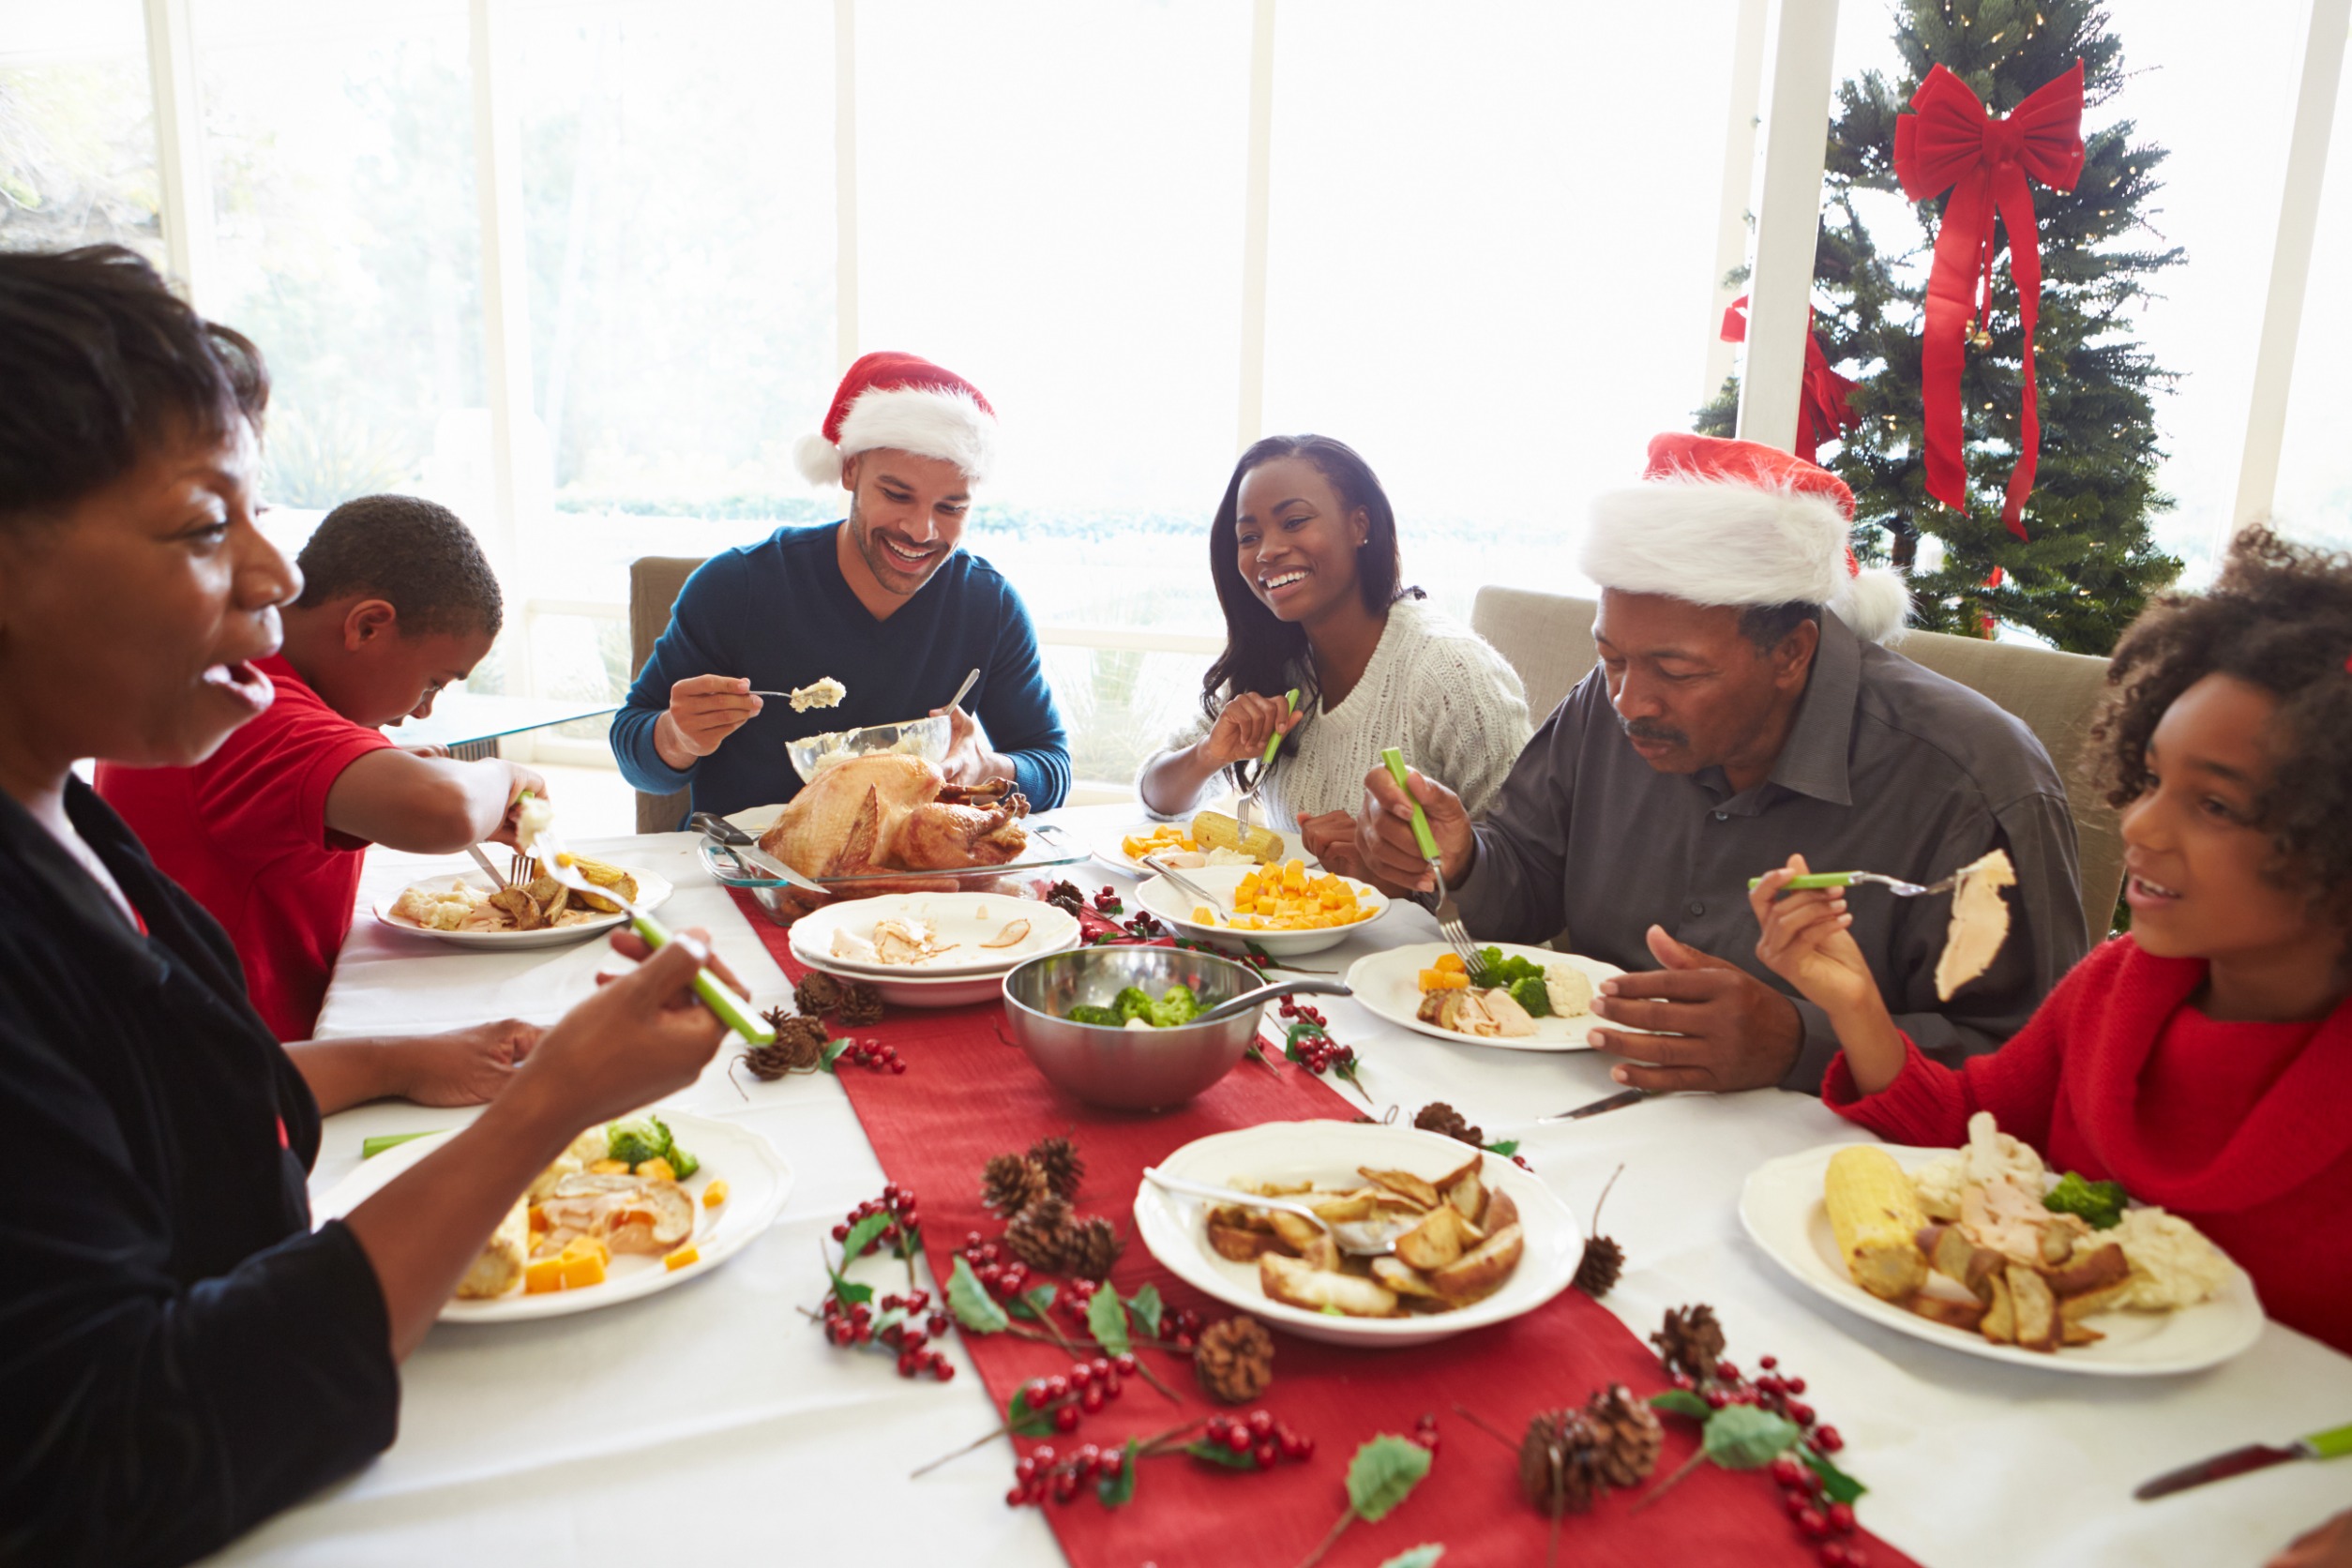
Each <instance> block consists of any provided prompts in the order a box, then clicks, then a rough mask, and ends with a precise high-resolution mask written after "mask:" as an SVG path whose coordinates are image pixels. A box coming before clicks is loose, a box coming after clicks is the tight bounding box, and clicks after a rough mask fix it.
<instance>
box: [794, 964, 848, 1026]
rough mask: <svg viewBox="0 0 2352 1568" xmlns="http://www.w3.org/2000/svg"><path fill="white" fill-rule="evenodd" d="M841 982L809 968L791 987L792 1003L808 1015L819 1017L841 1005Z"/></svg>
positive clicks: (820, 971)
mask: <svg viewBox="0 0 2352 1568" xmlns="http://www.w3.org/2000/svg"><path fill="white" fill-rule="evenodd" d="M842 989H843V988H842V985H841V982H840V981H838V980H836V979H835V978H834V977H833V976H832V975H830V974H827V973H825V972H823V971H822V970H814V969H812V970H810V971H809V972H807V973H806V974H804V975H802V976H801V977H800V984H798V985H796V986H794V987H793V988H792V1005H793V1006H795V1007H797V1008H799V1009H800V1010H801V1011H802V1012H803V1013H805V1014H807V1016H808V1017H810V1018H821V1017H822V1016H823V1015H825V1014H827V1013H830V1012H832V1011H833V1010H834V1009H835V1008H836V1007H838V1006H840V1005H841V992H842Z"/></svg>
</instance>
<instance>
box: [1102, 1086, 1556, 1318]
mask: <svg viewBox="0 0 2352 1568" xmlns="http://www.w3.org/2000/svg"><path fill="white" fill-rule="evenodd" d="M1159 1169H1160V1171H1161V1172H1162V1173H1163V1174H1165V1175H1168V1176H1171V1177H1176V1178H1179V1179H1182V1180H1184V1181H1188V1182H1198V1183H1203V1184H1208V1185H1212V1186H1217V1187H1225V1188H1229V1189H1238V1190H1242V1191H1247V1192H1250V1193H1253V1194H1255V1195H1256V1196H1259V1197H1262V1198H1269V1199H1287V1200H1289V1201H1291V1202H1304V1203H1305V1204H1307V1205H1308V1206H1309V1207H1311V1208H1313V1209H1314V1210H1315V1211H1316V1212H1317V1213H1318V1214H1322V1215H1324V1216H1325V1218H1326V1219H1329V1220H1332V1221H1334V1222H1335V1223H1337V1224H1339V1226H1340V1228H1341V1229H1342V1230H1343V1231H1350V1230H1351V1231H1353V1232H1354V1233H1355V1234H1356V1236H1357V1237H1358V1238H1359V1239H1371V1232H1369V1231H1367V1230H1366V1229H1364V1227H1366V1226H1367V1225H1368V1226H1372V1227H1376V1228H1378V1229H1379V1235H1380V1239H1382V1240H1385V1242H1386V1243H1387V1244H1389V1245H1390V1247H1391V1249H1392V1250H1391V1251H1390V1252H1389V1253H1387V1254H1383V1255H1380V1256H1374V1257H1366V1256H1356V1257H1346V1256H1342V1255H1340V1254H1339V1253H1337V1251H1336V1250H1335V1248H1333V1247H1332V1245H1331V1243H1330V1241H1329V1239H1328V1238H1327V1237H1325V1236H1324V1234H1323V1233H1322V1232H1321V1231H1320V1230H1319V1229H1316V1227H1315V1226H1314V1224H1313V1222H1311V1221H1308V1220H1306V1219H1304V1217H1298V1216H1291V1215H1287V1214H1277V1212H1276V1211H1273V1210H1262V1209H1253V1208H1251V1207H1250V1206H1249V1205H1247V1204H1244V1203H1226V1202H1221V1201H1219V1200H1217V1199H1199V1198H1191V1197H1184V1196H1180V1195H1178V1194H1176V1193H1173V1192H1169V1191H1168V1190H1167V1189H1165V1188H1163V1187H1160V1186H1158V1185H1155V1184H1153V1183H1152V1182H1151V1181H1149V1180H1146V1181H1145V1182H1143V1183H1142V1184H1140V1185H1139V1186H1138V1187H1137V1188H1136V1195H1135V1218H1136V1234H1137V1235H1138V1236H1139V1237H1140V1238H1142V1241H1143V1244H1144V1245H1145V1246H1146V1247H1148V1248H1150V1249H1151V1253H1152V1256H1153V1257H1154V1258H1156V1259H1159V1260H1160V1262H1162V1263H1163V1264H1165V1265H1167V1267H1168V1270H1169V1272H1170V1273H1172V1274H1175V1275H1176V1277H1177V1278H1179V1279H1181V1280H1183V1281H1184V1283H1185V1284H1187V1285H1190V1286H1193V1287H1194V1288H1196V1289H1199V1290H1202V1291H1205V1292H1206V1293H1208V1294H1209V1295H1212V1296H1214V1297H1215V1298H1216V1299H1217V1300H1218V1301H1221V1302H1223V1303H1225V1304H1227V1305H1228V1306H1231V1307H1235V1308H1238V1309H1239V1310H1241V1311H1244V1312H1246V1313H1248V1314H1249V1315H1250V1316H1251V1317H1253V1318H1257V1319H1260V1320H1261V1321H1263V1322H1265V1323H1267V1324H1269V1325H1271V1326H1274V1327H1278V1328H1283V1329H1288V1330H1289V1332H1290V1333H1292V1334H1297V1335H1299V1336H1300V1337H1301V1338H1303V1339H1319V1340H1322V1341H1324V1342H1325V1343H1328V1344H1333V1345H1353V1346H1358V1347H1362V1348H1364V1349H1403V1348H1405V1347H1408V1346H1413V1345H1427V1344H1431V1343H1433V1342H1435V1341H1437V1340H1440V1339H1450V1338H1452V1337H1453V1336H1454V1335H1455V1334H1466V1333H1469V1332H1470V1331H1471V1330H1473V1329H1481V1328H1485V1327H1486V1326H1488V1325H1489V1324H1493V1323H1500V1322H1507V1321H1509V1320H1510V1319H1514V1318H1516V1317H1519V1316H1521V1315H1522V1314H1525V1313H1529V1312H1532V1311H1534V1310H1535V1309H1536V1308H1537V1307H1540V1306H1542V1305H1543V1304H1545V1303H1546V1302H1548V1301H1550V1300H1551V1299H1552V1298H1553V1297H1554V1296H1557V1295H1559V1294H1560V1291H1562V1290H1564V1289H1567V1288H1568V1285H1569V1282H1570V1281H1571V1280H1573V1279H1575V1278H1576V1265H1577V1263H1578V1262H1579V1261H1581V1260H1582V1259H1583V1257H1584V1235H1583V1233H1582V1231H1581V1230H1579V1229H1577V1226H1576V1216H1575V1215H1574V1214H1571V1213H1570V1212H1569V1210H1568V1207H1567V1205H1566V1204H1564V1203H1562V1202H1561V1201H1560V1199H1558V1198H1557V1197H1555V1196H1554V1195H1553V1194H1552V1191H1551V1189H1550V1188H1548V1187H1546V1186H1545V1184H1543V1183H1542V1182H1541V1181H1538V1180H1537V1179H1536V1177H1535V1175H1534V1173H1533V1172H1531V1171H1529V1170H1526V1169H1524V1168H1521V1167H1519V1166H1516V1165H1514V1164H1513V1163H1512V1162H1511V1161H1510V1160H1508V1159H1505V1158H1504V1157H1502V1156H1501V1155H1500V1154H1490V1153H1485V1152H1484V1151H1482V1150H1478V1149H1473V1148H1471V1147H1470V1145H1469V1144H1467V1143H1463V1142H1461V1141H1459V1140H1458V1139H1455V1138H1447V1137H1445V1136H1443V1135H1442V1134H1440V1133H1433V1132H1426V1131H1424V1130H1422V1129H1421V1128H1418V1127H1398V1126H1390V1125H1388V1124H1386V1123H1347V1122H1270V1123H1263V1124H1261V1125H1259V1126H1255V1127H1244V1128H1242V1129H1240V1130H1238V1131H1235V1132H1229V1133H1215V1134H1212V1135H1211V1136H1210V1137H1207V1138H1196V1139H1194V1140H1193V1141H1192V1142H1190V1143H1187V1144H1185V1145H1184V1147H1183V1148H1181V1149H1178V1150H1176V1151H1175V1152H1174V1153H1171V1154H1169V1155H1168V1157H1167V1158H1166V1159H1164V1160H1162V1161H1160V1162H1159Z"/></svg>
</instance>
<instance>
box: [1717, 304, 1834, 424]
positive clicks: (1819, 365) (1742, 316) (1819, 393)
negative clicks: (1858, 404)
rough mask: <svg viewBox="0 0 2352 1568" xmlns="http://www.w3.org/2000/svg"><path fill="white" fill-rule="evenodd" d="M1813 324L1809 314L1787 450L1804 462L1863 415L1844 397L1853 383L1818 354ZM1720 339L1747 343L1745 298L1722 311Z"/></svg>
mask: <svg viewBox="0 0 2352 1568" xmlns="http://www.w3.org/2000/svg"><path fill="white" fill-rule="evenodd" d="M1812 322H1813V316H1812V313H1811V312H1810V311H1808V312H1807V313H1806V315H1805V323H1806V331H1805V379H1804V400H1803V402H1802V404H1801V405H1800V406H1799V408H1798V412H1797V444H1796V445H1795V446H1794V447H1792V448H1790V449H1791V450H1792V451H1794V452H1795V453H1796V454H1797V456H1799V457H1801V458H1802V459H1804V460H1805V461H1807V462H1811V461H1813V455H1814V454H1815V453H1816V452H1818V451H1819V450H1820V449H1821V444H1822V443H1823V442H1825V441H1835V440H1836V439H1837V438H1838V436H1839V435H1840V434H1841V433H1843V432H1844V431H1847V430H1852V429H1853V428H1854V427H1855V426H1856V425H1857V424H1859V423H1861V421H1862V415H1858V414H1856V413H1855V412H1854V411H1853V410H1852V409H1851V408H1848V407H1847V403H1846V394H1847V393H1848V392H1851V391H1852V390H1853V389H1854V384H1853V382H1851V381H1849V380H1848V379H1847V378H1846V377H1844V376H1841V375H1839V374H1838V373H1837V372H1836V371H1835V370H1832V369H1830V356H1829V355H1828V354H1824V353H1822V352H1821V339H1818V338H1816V337H1815V336H1814V335H1813V332H1812ZM1722 337H1723V340H1724V341H1725V342H1726V343H1744V342H1746V341H1747V339H1748V296H1747V295H1745V294H1741V296H1740V297H1739V298H1737V299H1735V300H1733V301H1732V302H1731V303H1730V305H1729V306H1728V307H1726V309H1725V310H1724V313H1723V333H1722Z"/></svg>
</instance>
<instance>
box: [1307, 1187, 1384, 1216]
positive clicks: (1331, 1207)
mask: <svg viewBox="0 0 2352 1568" xmlns="http://www.w3.org/2000/svg"><path fill="white" fill-rule="evenodd" d="M1376 1190H1377V1189H1375V1188H1372V1187H1358V1188H1357V1189H1356V1190H1355V1191H1353V1192H1343V1193H1341V1194H1339V1195H1338V1196H1337V1197H1335V1198H1319V1199H1314V1200H1313V1201H1311V1202H1309V1203H1308V1204H1307V1207H1308V1208H1310V1209H1312V1210H1314V1211H1315V1212H1316V1213H1317V1214H1320V1215H1322V1216H1323V1218H1324V1219H1326V1220H1328V1221H1329V1222H1330V1223H1332V1224H1333V1225H1346V1224H1349V1223H1350V1222H1358V1221H1363V1220H1367V1219H1370V1218H1371V1217H1372V1213H1373V1211H1374V1210H1375V1209H1376V1208H1378V1207H1379V1205H1378V1203H1376V1202H1375V1201H1374V1193H1375V1191H1376Z"/></svg>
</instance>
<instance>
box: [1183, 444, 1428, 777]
mask: <svg viewBox="0 0 2352 1568" xmlns="http://www.w3.org/2000/svg"><path fill="white" fill-rule="evenodd" d="M1276 458H1303V459H1304V460H1306V461H1308V462H1310V463H1313V464H1314V465H1315V471H1316V472H1317V473H1319V474H1320V475H1322V476H1323V477H1324V478H1325V479H1326V480H1328V481H1330V483H1331V488H1332V489H1333V490H1336V491H1338V492H1339V504H1340V505H1342V506H1343V507H1345V508H1346V509H1347V510H1348V511H1349V512H1355V511H1362V512H1363V513H1364V523H1365V534H1364V548H1362V549H1361V550H1357V551H1356V591H1357V592H1358V593H1359V594H1360V595H1362V596H1363V598H1364V609H1366V610H1368V611H1371V612H1372V613H1373V614H1375V615H1380V614H1385V613H1387V611H1388V607H1389V606H1390V605H1392V604H1395V602H1396V601H1397V600H1398V599H1400V598H1405V597H1408V596H1410V597H1412V598H1416V599H1417V598H1422V597H1424V595H1423V594H1422V591H1421V590H1420V589H1418V588H1405V587H1400V586H1398V584H1399V582H1400V580H1402V579H1403V577H1404V574H1405V560H1404V554H1403V551H1402V550H1400V549H1399V548H1398V545H1397V542H1396V509H1395V507H1394V506H1391V505H1389V502H1388V491H1386V490H1382V489H1381V488H1380V478H1379V476H1378V475H1375V474H1373V472H1372V465H1371V464H1370V463H1367V462H1365V461H1364V459H1363V458H1361V457H1359V456H1358V455H1357V453H1356V449H1355V448H1354V447H1352V446H1350V445H1348V444H1347V443H1346V442H1344V441H1334V440H1333V439H1332V438H1331V437H1329V436H1327V435H1270V436H1267V437H1266V438H1265V439H1264V440H1262V441H1259V442H1257V443H1256V444H1254V445H1252V446H1251V447H1250V449H1249V450H1248V451H1246V452H1244V453H1243V454H1242V458H1241V460H1240V461H1239V462H1237V463H1235V464H1234V465H1233V477H1232V478H1231V479H1229V481H1227V483H1226V486H1225V499H1224V500H1223V501H1220V502H1218V503H1217V515H1216V519H1215V520H1214V521H1213V522H1211V523H1210V524H1209V580H1210V581H1212V582H1214V583H1215V584H1216V589H1217V603H1218V604H1219V605H1221V606H1223V607H1224V610H1225V651H1224V652H1223V653H1221V654H1219V655H1218V656H1216V661H1215V662H1214V663H1213V664H1211V665H1210V666H1209V671H1208V673H1207V674H1205V675H1203V676H1201V677H1200V707H1201V711H1202V712H1203V713H1206V714H1207V715H1208V716H1210V718H1211V719H1213V720H1214V718H1215V717H1216V716H1217V713H1218V710H1219V709H1221V708H1222V707H1223V706H1224V698H1225V696H1226V695H1227V694H1229V693H1236V692H1244V691H1254V692H1257V693H1258V694H1259V696H1261V697H1278V696H1280V695H1281V694H1282V693H1284V692H1286V691H1288V690H1289V689H1290V682H1291V680H1292V679H1293V678H1294V677H1293V674H1292V671H1296V670H1302V669H1304V670H1305V671H1308V673H1307V674H1306V675H1305V677H1304V686H1302V687H1301V689H1300V692H1299V707H1300V710H1301V711H1302V712H1305V713H1310V714H1311V713H1312V712H1313V711H1314V709H1315V702H1316V697H1317V691H1316V687H1315V677H1314V674H1313V666H1312V664H1311V663H1310V662H1309V660H1308V658H1307V647H1306V628H1305V627H1304V626H1298V625H1295V624H1293V623H1291V622H1289V621H1285V620H1283V619H1282V618H1281V617H1280V616H1278V615H1276V614H1275V613H1274V611H1271V610H1269V609H1267V608H1266V607H1265V605H1264V604H1263V603H1262V602H1261V601H1260V600H1259V597H1258V596H1257V595H1255V594H1253V593H1251V592H1250V591H1249V584H1248V583H1246V582H1244V581H1243V580H1242V566H1241V562H1240V560H1239V558H1238V557H1239V551H1240V545H1239V544H1238V542H1237V540H1238V533H1237V529H1238V526H1239V521H1240V517H1241V509H1242V481H1243V480H1244V478H1246V477H1247V476H1248V475H1249V471H1250V470H1251V469H1253V468H1256V467H1258V466H1259V464H1261V463H1268V462H1272V461H1274V460H1275V459H1276ZM1305 728H1306V726H1305V725H1304V724H1301V725H1299V726H1298V727H1297V728H1295V729H1293V730H1292V731H1290V734H1289V738H1288V739H1286V740H1285V741H1284V742H1283V743H1282V748H1283V750H1285V751H1288V750H1290V749H1291V748H1292V747H1293V746H1297V745H1298V743H1299V737H1300V736H1301V734H1302V733H1303V732H1304V730H1305ZM1256 766H1257V764H1256V763H1255V762H1254V761H1252V762H1247V763H1242V764H1238V765H1236V766H1235V767H1234V768H1233V769H1232V770H1231V772H1232V775H1233V779H1234V783H1235V784H1236V786H1237V787H1240V788H1244V789H1246V788H1247V787H1248V783H1249V780H1248V778H1247V777H1246V776H1245V773H1246V772H1247V771H1249V770H1254V769H1255V768H1256Z"/></svg>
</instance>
